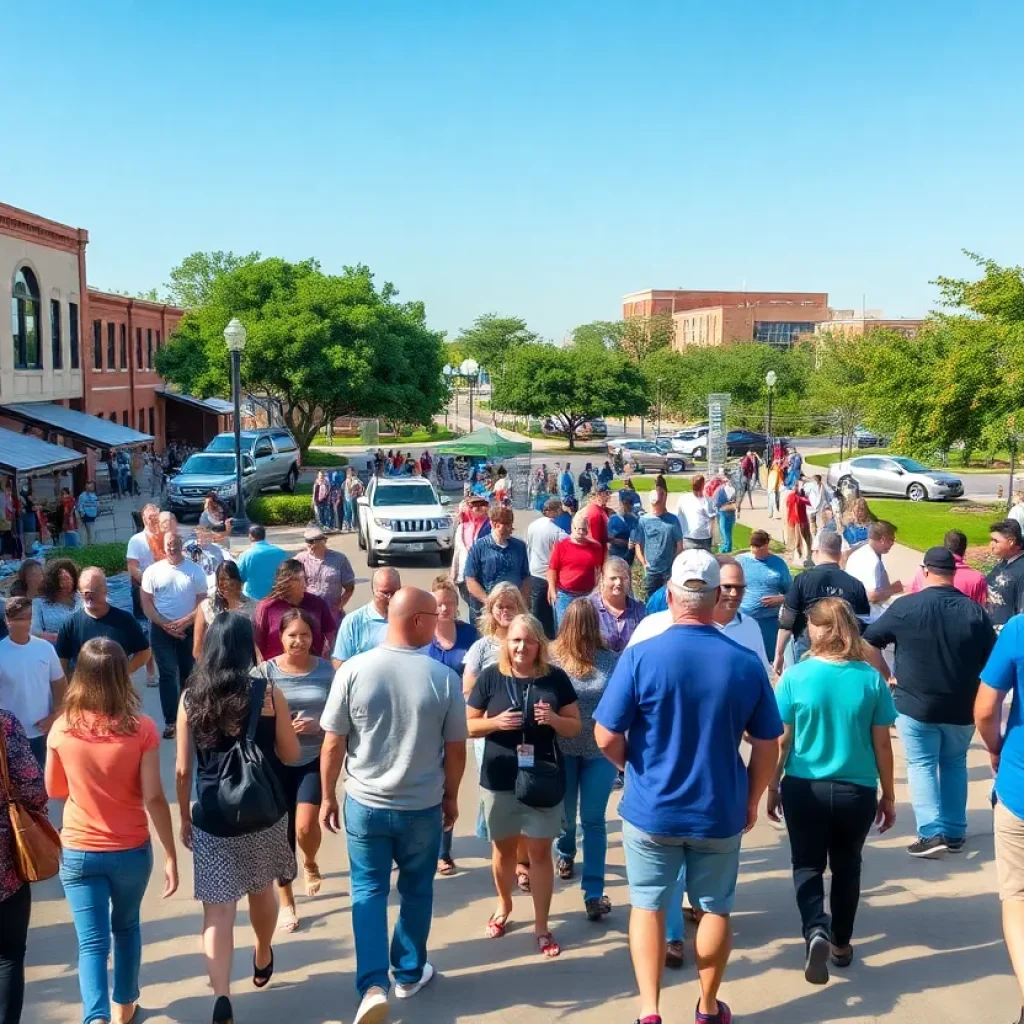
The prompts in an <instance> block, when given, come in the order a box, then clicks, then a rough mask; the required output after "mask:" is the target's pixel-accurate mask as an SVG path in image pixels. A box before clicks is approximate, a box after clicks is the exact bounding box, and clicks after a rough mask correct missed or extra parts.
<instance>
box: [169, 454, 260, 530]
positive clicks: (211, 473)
mask: <svg viewBox="0 0 1024 1024" xmlns="http://www.w3.org/2000/svg"><path fill="white" fill-rule="evenodd" d="M210 491H213V492H214V494H216V495H217V497H218V498H220V500H221V501H222V502H224V504H225V505H226V506H227V508H228V510H229V511H230V510H231V509H233V508H234V504H235V494H236V489H235V456H234V455H233V454H232V455H218V454H215V453H213V452H196V453H195V454H194V455H190V456H189V457H188V458H187V459H186V460H185V465H184V466H182V467H181V472H180V473H178V474H177V475H175V476H173V477H171V479H170V480H169V481H168V483H167V507H168V509H170V511H171V512H173V513H174V514H175V515H176V516H178V517H179V518H184V517H185V516H188V515H197V516H198V515H199V513H200V512H202V511H203V502H204V500H205V499H206V496H207V495H208V494H209V493H210ZM258 493H259V486H258V484H257V475H256V464H255V463H254V462H253V460H252V457H251V456H249V455H243V456H242V494H243V495H244V497H245V500H246V502H248V501H249V500H250V499H252V498H254V497H256V495H257V494H258Z"/></svg>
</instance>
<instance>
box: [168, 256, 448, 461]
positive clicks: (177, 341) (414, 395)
mask: <svg viewBox="0 0 1024 1024" xmlns="http://www.w3.org/2000/svg"><path fill="white" fill-rule="evenodd" d="M395 295H396V292H395V290H394V288H393V286H391V285H389V284H385V285H384V286H383V287H382V288H380V289H379V290H378V289H377V288H376V287H375V286H374V283H373V275H372V274H371V273H370V271H369V269H368V268H367V267H365V266H356V267H346V268H345V270H344V272H343V273H342V274H340V275H326V274H324V273H322V272H321V270H320V268H319V266H318V265H317V263H316V261H314V260H306V261H303V262H301V263H288V262H286V261H285V260H281V259H267V260H261V261H259V262H242V263H241V264H239V265H237V266H236V267H235V268H234V269H232V270H227V271H221V272H218V273H217V274H216V276H215V277H214V279H213V281H212V282H211V284H210V288H209V293H208V296H207V299H206V301H205V302H204V303H203V304H202V305H200V306H198V307H195V308H193V309H190V310H189V312H188V313H187V314H186V315H185V317H184V318H183V319H182V321H181V323H180V324H179V326H178V329H177V330H176V331H175V333H174V335H172V337H171V339H170V341H169V343H168V344H167V345H165V346H164V347H163V348H162V349H161V350H160V352H159V353H158V354H157V369H158V370H159V372H160V373H161V374H162V375H163V376H164V377H165V378H166V379H167V380H169V381H171V382H172V383H173V384H176V385H178V386H179V387H180V388H182V390H184V391H186V392H189V393H191V394H196V395H200V396H204V397H205V396H208V395H226V394H228V393H229V392H230V381H229V363H228V355H227V350H226V345H225V342H224V336H223V332H224V326H225V325H226V324H227V322H228V321H229V320H230V319H231V317H233V316H237V317H238V318H239V319H240V320H241V321H242V323H243V324H245V327H246V330H247V332H248V341H247V344H246V347H245V350H244V352H243V355H242V367H241V373H242V384H243V386H244V387H245V388H246V389H247V390H248V391H250V392H251V393H253V394H254V395H256V396H258V397H264V396H266V397H272V398H275V399H277V400H278V401H280V403H281V406H282V411H283V415H284V418H285V421H286V423H287V425H288V426H289V428H290V429H291V430H292V432H293V433H294V435H295V438H296V440H297V441H298V442H299V445H300V447H301V448H302V450H303V451H305V450H306V449H307V448H308V446H309V445H310V443H311V442H312V441H313V439H314V437H315V436H316V434H317V433H318V432H319V431H320V430H321V429H322V428H323V426H324V425H325V424H326V423H328V422H331V421H333V420H334V419H336V418H337V417H340V416H373V417H381V418H385V419H395V420H401V421H402V422H403V423H421V424H427V423H429V422H430V421H431V418H432V416H433V415H434V413H436V412H438V411H439V410H440V409H441V408H442V406H443V400H444V387H445V386H444V382H443V380H442V374H441V368H442V366H443V364H444V354H443V348H442V340H441V335H440V334H438V333H437V332H434V331H431V330H429V329H428V327H427V325H426V314H425V312H424V308H423V304H422V303H419V302H412V303H404V304H403V303H398V302H396V301H394V296H395Z"/></svg>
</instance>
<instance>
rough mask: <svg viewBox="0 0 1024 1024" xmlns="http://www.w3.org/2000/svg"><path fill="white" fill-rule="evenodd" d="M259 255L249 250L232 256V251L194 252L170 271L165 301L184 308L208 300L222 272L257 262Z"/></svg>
mask: <svg viewBox="0 0 1024 1024" xmlns="http://www.w3.org/2000/svg"><path fill="white" fill-rule="evenodd" d="M259 260H260V254H259V253H258V252H250V253H249V254H248V255H246V256H236V255H235V254H234V253H233V252H223V251H221V250H219V249H218V250H217V251H216V252H194V253H192V255H191V256H186V257H185V258H184V259H183V260H182V261H181V262H180V263H179V264H178V265H177V266H176V267H175V268H174V269H173V270H172V271H171V273H170V278H171V280H170V281H169V282H168V283H167V284H166V285H164V287H165V288H166V289H167V292H168V295H169V301H170V302H173V303H174V304H175V305H177V306H181V307H182V308H184V309H194V308H196V307H198V306H202V305H204V304H205V303H207V302H209V301H210V299H211V297H212V294H213V286H214V284H215V283H216V281H217V279H218V278H220V277H222V276H223V275H224V274H230V273H231V271H233V270H238V269H239V268H240V267H250V266H252V265H253V264H254V263H258V262H259Z"/></svg>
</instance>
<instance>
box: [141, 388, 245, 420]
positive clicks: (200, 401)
mask: <svg viewBox="0 0 1024 1024" xmlns="http://www.w3.org/2000/svg"><path fill="white" fill-rule="evenodd" d="M156 393H157V394H158V395H162V396H163V397H164V398H170V399H171V400H172V401H174V402H182V403H183V404H184V405H191V406H192V407H193V408H196V409H202V410H203V412H210V413H213V414H214V415H215V416H230V415H232V414H233V413H234V411H235V407H234V406H233V405H232V404H231V403H230V402H225V401H224V399H223V398H196V397H195V395H183V394H181V393H180V392H177V391H168V390H167V388H157V389H156Z"/></svg>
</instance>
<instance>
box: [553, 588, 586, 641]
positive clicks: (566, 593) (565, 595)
mask: <svg viewBox="0 0 1024 1024" xmlns="http://www.w3.org/2000/svg"><path fill="white" fill-rule="evenodd" d="M585 596H586V595H584V594H574V593H573V592H572V591H571V590H559V591H558V594H557V595H556V597H555V608H554V611H555V632H556V633H557V632H558V627H559V626H561V624H562V619H563V617H564V616H565V610H566V608H568V607H569V605H571V604H572V603H573V601H575V600H577V598H580V597H585Z"/></svg>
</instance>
